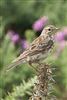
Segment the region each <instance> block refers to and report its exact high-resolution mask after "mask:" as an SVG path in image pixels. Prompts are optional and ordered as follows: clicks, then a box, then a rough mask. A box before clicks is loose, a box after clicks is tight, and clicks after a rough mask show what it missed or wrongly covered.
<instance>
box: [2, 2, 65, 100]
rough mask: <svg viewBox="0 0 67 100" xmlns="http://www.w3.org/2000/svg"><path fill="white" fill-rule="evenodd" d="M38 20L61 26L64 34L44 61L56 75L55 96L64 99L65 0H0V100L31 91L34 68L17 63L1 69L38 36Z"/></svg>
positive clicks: (25, 98)
mask: <svg viewBox="0 0 67 100" xmlns="http://www.w3.org/2000/svg"><path fill="white" fill-rule="evenodd" d="M43 16H45V17H43ZM41 18H45V19H44V20H46V21H44V23H42V19H41ZM37 21H38V22H37ZM40 21H41V24H44V26H45V25H47V24H53V25H56V26H58V27H62V29H63V28H64V29H63V31H64V32H63V31H61V32H62V33H63V34H65V35H63V39H61V41H59V40H58V46H57V48H56V50H55V53H52V54H51V56H49V57H48V59H46V62H49V63H50V64H51V66H52V67H54V68H56V70H54V71H53V75H56V76H54V79H55V81H56V84H55V86H54V91H55V92H54V94H55V95H56V96H57V98H58V100H66V99H67V95H66V93H67V0H58V1H56V0H39V1H38V0H11V1H10V0H0V99H1V100H22V99H23V100H28V98H29V96H30V95H31V94H30V93H31V89H32V86H33V80H35V72H34V70H32V68H31V67H30V66H29V65H28V64H22V65H19V66H17V68H15V69H13V70H10V71H9V72H8V73H5V69H6V67H7V66H6V65H8V64H10V63H11V61H12V60H13V59H15V58H16V57H17V56H18V55H19V54H20V53H21V52H23V51H24V50H25V49H26V48H27V47H28V46H29V44H30V43H31V42H32V41H33V40H34V38H36V37H37V36H39V34H40V33H41V31H42V29H41V30H38V29H40V28H39V27H40V26H39V24H37V23H40ZM34 24H35V26H37V28H38V29H36V28H35V27H34ZM41 24H40V25H41ZM44 26H43V27H44ZM43 27H42V28H43ZM58 34H59V33H58ZM59 38H60V36H59ZM31 78H32V80H31ZM30 80H31V81H30ZM15 97H17V99H16V98H15Z"/></svg>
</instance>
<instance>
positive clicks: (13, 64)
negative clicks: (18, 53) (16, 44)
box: [6, 57, 25, 72]
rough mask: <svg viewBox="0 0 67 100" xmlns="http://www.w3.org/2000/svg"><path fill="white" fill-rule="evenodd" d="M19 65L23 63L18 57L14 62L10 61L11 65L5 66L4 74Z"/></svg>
mask: <svg viewBox="0 0 67 100" xmlns="http://www.w3.org/2000/svg"><path fill="white" fill-rule="evenodd" d="M21 63H25V60H24V59H20V58H19V57H18V58H17V59H15V60H13V61H12V63H11V64H10V65H8V66H7V68H6V72H8V71H9V70H11V69H13V68H15V67H16V66H18V65H19V64H21Z"/></svg>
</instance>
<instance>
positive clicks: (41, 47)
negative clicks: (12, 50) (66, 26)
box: [7, 25, 58, 71]
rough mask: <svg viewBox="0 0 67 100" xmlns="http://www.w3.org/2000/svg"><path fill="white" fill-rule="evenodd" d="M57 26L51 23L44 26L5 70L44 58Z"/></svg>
mask: <svg viewBox="0 0 67 100" xmlns="http://www.w3.org/2000/svg"><path fill="white" fill-rule="evenodd" d="M57 30H58V28H56V27H55V26H53V25H49V26H47V27H45V28H44V29H43V31H42V33H41V35H40V36H39V37H38V38H36V39H35V40H34V41H33V42H32V43H31V45H30V46H29V48H27V49H26V50H25V51H24V52H23V53H22V54H21V55H20V56H19V57H18V58H16V59H15V60H14V61H12V63H11V64H10V65H9V66H8V68H7V71H8V70H9V69H12V68H13V67H15V66H17V65H19V64H21V63H25V62H28V63H35V62H37V63H38V62H39V61H40V60H41V59H45V58H46V57H47V56H48V54H49V52H50V51H51V49H52V46H53V45H54V40H53V35H54V33H56V31H57Z"/></svg>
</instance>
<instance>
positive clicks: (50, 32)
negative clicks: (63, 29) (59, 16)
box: [41, 25, 59, 36]
mask: <svg viewBox="0 0 67 100" xmlns="http://www.w3.org/2000/svg"><path fill="white" fill-rule="evenodd" d="M58 30H59V28H57V27H55V26H53V25H49V26H46V27H45V28H44V29H43V31H42V33H41V35H46V34H47V35H49V36H52V35H54V34H55V33H56V32H57V31H58Z"/></svg>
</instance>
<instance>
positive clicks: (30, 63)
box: [29, 61, 39, 72]
mask: <svg viewBox="0 0 67 100" xmlns="http://www.w3.org/2000/svg"><path fill="white" fill-rule="evenodd" d="M29 65H30V66H31V67H32V68H33V69H34V70H35V71H36V72H39V71H38V70H37V68H35V67H34V66H33V65H32V62H31V61H29Z"/></svg>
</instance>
